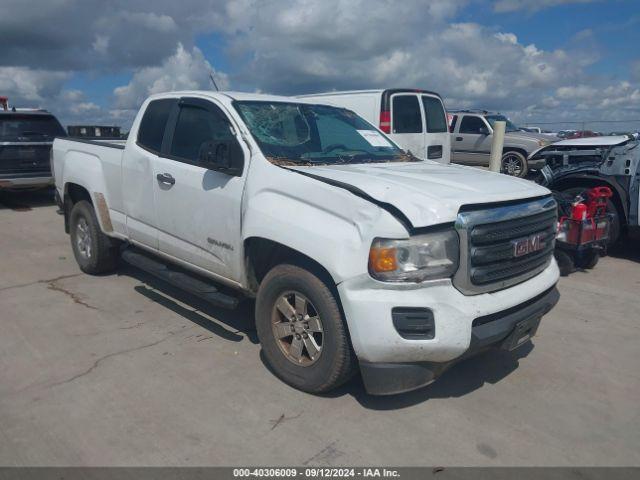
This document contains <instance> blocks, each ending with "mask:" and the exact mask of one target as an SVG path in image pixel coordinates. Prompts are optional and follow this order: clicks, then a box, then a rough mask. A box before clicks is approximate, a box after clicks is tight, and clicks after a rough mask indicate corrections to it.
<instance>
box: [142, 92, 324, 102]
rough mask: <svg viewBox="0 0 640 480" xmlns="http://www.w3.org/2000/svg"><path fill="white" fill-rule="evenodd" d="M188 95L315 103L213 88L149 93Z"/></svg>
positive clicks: (171, 95)
mask: <svg viewBox="0 0 640 480" xmlns="http://www.w3.org/2000/svg"><path fill="white" fill-rule="evenodd" d="M189 95H199V96H206V97H210V98H215V99H218V100H226V101H228V100H229V99H231V100H238V101H261V102H288V103H291V102H295V103H309V104H312V103H315V102H310V101H306V100H302V99H299V98H294V97H285V96H281V95H270V94H266V93H250V92H234V91H223V92H216V91H213V90H185V91H177V92H164V93H158V94H155V95H151V96H150V97H149V98H151V99H157V98H167V97H169V98H171V97H176V96H180V97H186V96H189Z"/></svg>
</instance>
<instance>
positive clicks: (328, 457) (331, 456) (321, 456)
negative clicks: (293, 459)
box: [302, 440, 344, 465]
mask: <svg viewBox="0 0 640 480" xmlns="http://www.w3.org/2000/svg"><path fill="white" fill-rule="evenodd" d="M336 443H338V441H337V440H334V441H333V442H331V443H330V444H329V445H327V446H326V447H324V448H323V449H322V450H320V451H319V452H318V453H316V454H315V455H313V456H312V457H311V458H308V459H307V460H305V461H304V462H302V464H303V465H309V464H310V463H311V462H313V463H314V464H315V463H317V464H325V465H331V464H332V462H333V461H335V460H337V459H338V458H340V457H342V456H344V452H342V451H340V450H338V449H337V448H336V447H335V445H336Z"/></svg>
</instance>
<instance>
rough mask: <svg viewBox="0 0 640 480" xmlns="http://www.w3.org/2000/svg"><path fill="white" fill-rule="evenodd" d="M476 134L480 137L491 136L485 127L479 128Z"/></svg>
mask: <svg viewBox="0 0 640 480" xmlns="http://www.w3.org/2000/svg"><path fill="white" fill-rule="evenodd" d="M478 133H479V134H480V135H491V132H490V131H489V129H488V128H487V127H480V129H479V130H478Z"/></svg>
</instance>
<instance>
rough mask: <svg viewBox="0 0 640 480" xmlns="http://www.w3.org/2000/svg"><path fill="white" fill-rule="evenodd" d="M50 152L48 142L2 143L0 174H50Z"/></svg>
mask: <svg viewBox="0 0 640 480" xmlns="http://www.w3.org/2000/svg"><path fill="white" fill-rule="evenodd" d="M50 152H51V144H50V143H18V142H16V143H8V142H7V143H2V144H0V175H28V174H42V173H46V175H50V174H51V166H50V160H49V155H50Z"/></svg>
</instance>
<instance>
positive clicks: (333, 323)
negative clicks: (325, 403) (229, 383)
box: [256, 264, 356, 393]
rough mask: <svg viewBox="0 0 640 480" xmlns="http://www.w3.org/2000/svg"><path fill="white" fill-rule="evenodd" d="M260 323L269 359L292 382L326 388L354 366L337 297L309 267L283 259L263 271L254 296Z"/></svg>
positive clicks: (319, 389) (347, 376)
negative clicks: (302, 266) (270, 268)
mask: <svg viewBox="0 0 640 480" xmlns="http://www.w3.org/2000/svg"><path fill="white" fill-rule="evenodd" d="M256 329H257V331H258V338H259V339H260V344H261V345H262V351H263V353H264V356H265V360H266V362H267V363H268V365H269V366H270V367H271V369H272V370H273V372H274V373H275V374H276V375H277V376H278V377H279V378H280V379H282V380H283V381H284V382H285V383H287V384H289V385H291V386H292V387H294V388H297V389H299V390H302V391H305V392H309V393H323V392H328V391H329V390H332V389H334V388H336V387H338V386H340V385H341V384H343V383H345V382H346V381H348V380H349V379H350V378H351V377H352V376H353V374H354V373H355V371H356V359H355V355H354V353H353V350H352V348H351V344H350V342H349V335H348V332H347V328H346V325H345V322H344V319H343V318H342V314H341V312H340V307H339V306H338V302H337V300H336V298H335V297H334V295H333V293H332V292H331V290H330V289H329V288H328V286H327V285H326V284H325V282H323V281H322V280H321V279H320V278H319V277H318V276H316V275H315V274H313V273H311V272H310V271H309V270H306V269H303V268H301V267H298V266H295V265H288V264H283V265H278V266H276V267H274V268H273V269H272V270H271V271H270V272H269V273H268V274H267V275H266V276H265V278H264V279H263V280H262V282H261V283H260V288H259V289H258V295H257V298H256Z"/></svg>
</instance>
